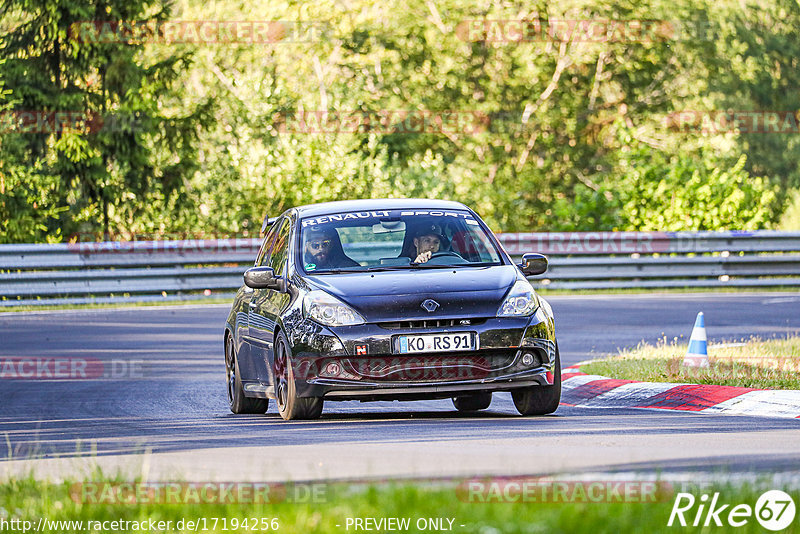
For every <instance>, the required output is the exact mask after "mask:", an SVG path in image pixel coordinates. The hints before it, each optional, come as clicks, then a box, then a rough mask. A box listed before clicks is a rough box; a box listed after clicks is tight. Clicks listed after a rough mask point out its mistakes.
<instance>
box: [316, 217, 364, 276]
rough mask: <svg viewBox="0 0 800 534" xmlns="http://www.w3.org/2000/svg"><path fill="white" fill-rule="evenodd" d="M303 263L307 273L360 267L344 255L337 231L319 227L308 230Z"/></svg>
mask: <svg viewBox="0 0 800 534" xmlns="http://www.w3.org/2000/svg"><path fill="white" fill-rule="evenodd" d="M303 263H304V264H305V269H306V270H307V271H319V270H327V269H340V268H342V267H360V264H359V263H358V262H357V261H355V260H353V259H352V258H349V257H348V256H347V255H346V254H345V253H344V250H343V249H342V242H341V241H340V240H339V234H338V233H337V232H336V230H334V229H333V228H323V227H319V226H314V227H311V228H309V229H308V230H306V234H305V245H304V247H303Z"/></svg>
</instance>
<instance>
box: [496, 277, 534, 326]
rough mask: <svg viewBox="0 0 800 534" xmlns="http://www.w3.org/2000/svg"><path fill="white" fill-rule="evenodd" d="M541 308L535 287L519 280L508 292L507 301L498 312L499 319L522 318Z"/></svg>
mask: <svg viewBox="0 0 800 534" xmlns="http://www.w3.org/2000/svg"><path fill="white" fill-rule="evenodd" d="M538 307H539V299H538V298H537V297H536V292H535V291H534V290H533V287H532V286H531V285H530V284H529V283H528V282H526V281H525V280H517V281H516V283H514V285H513V286H512V288H511V291H509V292H508V296H507V297H506V300H504V301H503V304H502V305H501V306H500V309H499V310H497V316H498V317H521V316H526V315H531V314H532V313H533V312H535V311H536V308H538Z"/></svg>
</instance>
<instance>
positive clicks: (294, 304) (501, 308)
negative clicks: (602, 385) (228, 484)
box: [224, 199, 561, 420]
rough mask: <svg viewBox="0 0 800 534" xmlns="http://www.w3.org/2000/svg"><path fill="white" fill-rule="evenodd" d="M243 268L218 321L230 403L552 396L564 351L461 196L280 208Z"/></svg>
mask: <svg viewBox="0 0 800 534" xmlns="http://www.w3.org/2000/svg"><path fill="white" fill-rule="evenodd" d="M267 228H269V230H268V232H267V234H266V237H265V238H264V241H263V243H262V245H261V249H260V250H259V252H258V256H257V257H256V260H255V264H254V266H253V267H252V268H250V269H248V270H247V271H246V272H245V273H244V285H243V286H242V287H241V289H239V291H238V292H237V294H236V297H235V299H234V302H233V307H232V309H231V312H230V314H229V316H228V319H227V321H226V324H225V333H224V344H225V345H224V346H225V366H226V370H227V390H228V401H229V403H230V409H231V411H232V412H234V413H264V412H266V411H267V407H268V403H269V399H274V400H275V402H276V405H277V409H278V411H279V413H280V415H281V416H282V417H283V418H284V419H287V420H290V419H314V418H317V417H319V416H320V414H321V413H322V408H323V403H324V402H325V401H340V400H354V399H357V400H361V401H376V400H422V399H442V398H452V400H453V404H454V405H455V408H456V409H458V410H460V411H477V410H483V409H486V408H488V407H489V404H490V403H491V400H492V393H495V392H510V393H511V396H512V398H513V401H514V405H515V406H516V408H517V410H518V411H519V413H520V414H522V415H542V414H548V413H551V412H553V411H555V410H556V408H557V407H558V403H559V400H560V397H561V363H560V359H559V354H558V343H557V342H556V336H555V322H554V318H553V311H552V309H551V307H550V305H549V304H548V303H547V302H546V301H545V300H544V299H543V298H542V297H540V296H539V295H537V293H536V292H535V291H534V289H533V287H532V286H531V284H530V283H529V282H528V280H527V279H526V276H531V275H536V274H541V273H543V272H544V271H545V270H546V269H547V258H545V257H544V256H542V255H540V254H532V253H531V254H525V255H523V256H522V263H521V264H520V265H516V264H515V263H514V262H513V261H512V260H511V258H510V257H509V255H508V254H507V253H506V252H505V250H504V249H503V247H502V246H501V245H500V243H499V241H498V240H497V238H496V237H495V236H494V234H492V232H491V231H490V230H489V228H488V227H487V226H486V224H485V223H484V222H483V221H482V220H481V219H480V217H478V215H477V214H476V213H475V212H473V211H472V210H471V209H469V208H468V207H466V206H464V205H463V204H460V203H457V202H446V201H437V200H422V199H415V200H402V199H387V200H355V201H344V202H330V203H325V204H316V205H310V206H303V207H297V208H292V209H289V210H287V211H286V212H285V213H283V214H282V215H281V216H280V217H277V218H275V219H269V221H268V222H267V221H265V227H264V230H266V229H267Z"/></svg>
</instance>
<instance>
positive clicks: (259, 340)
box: [248, 217, 292, 385]
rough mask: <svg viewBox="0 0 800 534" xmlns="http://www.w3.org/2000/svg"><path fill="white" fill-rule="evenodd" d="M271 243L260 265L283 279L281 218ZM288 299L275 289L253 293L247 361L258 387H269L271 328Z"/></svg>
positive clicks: (285, 235) (284, 224)
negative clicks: (249, 362)
mask: <svg viewBox="0 0 800 534" xmlns="http://www.w3.org/2000/svg"><path fill="white" fill-rule="evenodd" d="M275 226H276V232H275V241H274V242H273V244H272V247H271V251H270V254H269V257H268V258H265V262H264V264H263V265H265V266H269V267H272V269H273V270H274V271H275V276H281V277H286V269H287V259H288V257H289V241H290V236H291V226H292V225H291V221H290V220H289V218H288V217H284V218H283V219H281V220H280V221H278V222H277V223H276V224H275ZM288 301H289V295H288V294H286V293H281V292H280V291H277V290H275V289H254V290H253V296H252V297H251V299H250V304H249V313H248V318H249V324H250V341H251V358H252V362H253V366H254V371H255V373H256V376H257V379H258V380H259V381H260V382H261V383H262V384H265V385H266V384H269V385H271V384H273V383H274V382H273V378H274V376H273V360H274V356H273V348H274V344H275V326H276V324H277V321H278V316H279V315H280V312H281V310H282V309H283V308H284V307H285V306H286V304H287V303H288Z"/></svg>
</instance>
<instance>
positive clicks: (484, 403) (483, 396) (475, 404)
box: [453, 392, 492, 412]
mask: <svg viewBox="0 0 800 534" xmlns="http://www.w3.org/2000/svg"><path fill="white" fill-rule="evenodd" d="M491 403H492V393H491V392H489V393H478V394H476V395H464V396H461V397H453V406H455V407H456V410H458V411H459V412H477V411H478V410H485V409H486V408H488V407H489V405H490V404H491Z"/></svg>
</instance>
